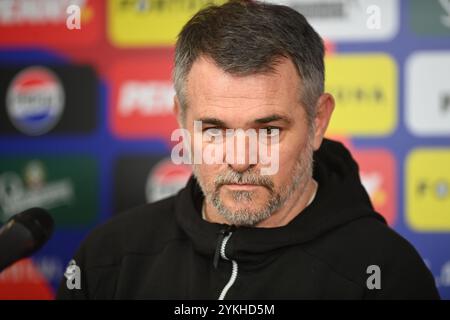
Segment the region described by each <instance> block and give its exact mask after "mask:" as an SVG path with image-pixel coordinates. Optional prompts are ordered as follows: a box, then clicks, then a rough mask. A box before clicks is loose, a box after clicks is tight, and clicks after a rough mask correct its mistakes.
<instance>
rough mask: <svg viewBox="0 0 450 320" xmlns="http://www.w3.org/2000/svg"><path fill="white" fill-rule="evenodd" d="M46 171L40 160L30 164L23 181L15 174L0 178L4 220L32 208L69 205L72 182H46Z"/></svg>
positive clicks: (1, 206)
mask: <svg viewBox="0 0 450 320" xmlns="http://www.w3.org/2000/svg"><path fill="white" fill-rule="evenodd" d="M47 178H48V177H47V169H46V168H45V166H44V164H43V163H42V162H41V161H39V160H32V161H30V162H28V163H27V164H26V166H25V168H24V172H23V177H22V176H21V175H20V174H18V173H17V172H14V171H6V172H2V173H1V175H0V208H1V212H2V214H3V219H2V220H7V219H8V218H10V217H11V216H13V215H14V214H16V213H18V212H21V211H24V210H26V209H28V208H31V207H45V208H46V209H53V208H57V207H59V206H64V205H68V204H70V203H71V202H72V201H73V199H74V197H75V195H74V186H73V182H72V180H71V179H70V178H65V179H61V180H53V181H47Z"/></svg>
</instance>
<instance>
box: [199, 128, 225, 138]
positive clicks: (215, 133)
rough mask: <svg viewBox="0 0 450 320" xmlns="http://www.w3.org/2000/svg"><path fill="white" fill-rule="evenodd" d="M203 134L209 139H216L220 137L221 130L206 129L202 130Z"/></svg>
mask: <svg viewBox="0 0 450 320" xmlns="http://www.w3.org/2000/svg"><path fill="white" fill-rule="evenodd" d="M203 133H204V134H206V135H208V136H210V137H218V136H221V135H222V130H221V129H219V128H207V129H204V130H203Z"/></svg>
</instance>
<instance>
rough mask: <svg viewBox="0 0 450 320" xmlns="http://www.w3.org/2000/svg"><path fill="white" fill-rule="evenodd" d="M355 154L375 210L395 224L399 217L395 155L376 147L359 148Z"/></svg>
mask: <svg viewBox="0 0 450 320" xmlns="http://www.w3.org/2000/svg"><path fill="white" fill-rule="evenodd" d="M353 155H354V157H355V159H356V161H357V162H358V165H359V168H360V176H361V181H362V184H363V185H364V187H365V189H366V191H367V193H368V194H369V197H370V199H371V200H372V204H373V206H374V207H375V210H376V211H377V212H378V213H380V214H381V215H383V217H384V218H385V219H386V221H387V222H388V224H389V225H391V226H392V225H394V224H395V221H396V218H397V217H396V215H397V182H396V179H395V177H396V175H397V174H396V170H395V159H394V157H393V155H392V154H391V153H390V152H389V151H387V150H374V149H371V150H357V151H354V152H353Z"/></svg>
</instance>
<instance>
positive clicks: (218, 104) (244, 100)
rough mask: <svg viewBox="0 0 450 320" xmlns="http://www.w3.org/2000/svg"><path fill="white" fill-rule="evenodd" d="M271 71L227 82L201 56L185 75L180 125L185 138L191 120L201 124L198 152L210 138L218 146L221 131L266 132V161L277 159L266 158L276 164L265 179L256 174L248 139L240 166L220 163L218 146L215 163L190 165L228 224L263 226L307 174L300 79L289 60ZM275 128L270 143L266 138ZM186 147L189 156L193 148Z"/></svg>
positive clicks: (191, 128) (295, 193) (309, 157)
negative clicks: (184, 99)
mask: <svg viewBox="0 0 450 320" xmlns="http://www.w3.org/2000/svg"><path fill="white" fill-rule="evenodd" d="M274 71H275V72H271V73H268V74H254V75H248V76H234V75H230V74H228V73H225V72H224V71H223V70H222V69H220V68H219V67H217V66H216V65H215V64H214V63H213V62H212V60H210V59H208V58H204V57H202V58H199V59H197V60H196V62H194V64H193V66H192V68H191V71H190V73H189V75H188V79H187V84H186V97H187V104H188V107H187V109H186V113H185V118H184V121H183V125H184V127H185V128H186V129H187V130H188V131H189V133H190V134H191V137H193V136H194V121H202V127H201V129H202V132H203V137H204V138H203V143H202V147H201V148H203V149H204V148H206V147H207V146H208V145H209V144H211V143H214V142H211V141H212V140H213V139H211V136H213V137H214V136H217V135H223V137H224V139H225V137H226V133H225V131H226V130H227V129H243V130H248V129H254V130H256V132H259V131H258V130H259V129H267V130H269V131H268V132H267V134H268V135H269V141H268V142H267V143H266V146H267V148H268V154H270V153H271V152H272V153H273V152H278V157H271V158H272V159H273V160H274V161H278V162H279V164H278V170H277V171H276V172H275V173H274V174H272V175H262V174H261V168H262V167H263V165H262V164H261V163H260V162H257V163H256V164H255V163H253V164H252V163H250V161H249V159H250V155H249V152H251V150H252V148H251V147H250V145H249V144H250V140H249V139H247V140H245V145H244V148H245V153H246V154H245V155H246V161H245V162H244V163H240V164H239V163H236V162H237V161H236V157H234V158H233V160H230V159H226V155H227V152H229V149H228V150H227V149H226V148H225V147H224V149H223V150H224V154H223V163H221V164H206V163H204V162H203V163H201V164H195V165H194V174H195V176H196V177H197V180H198V182H199V184H200V186H201V188H202V190H203V192H204V194H205V197H206V199H207V201H209V203H211V204H212V205H213V206H214V207H215V208H216V209H217V212H218V213H219V214H220V215H222V216H223V217H224V218H225V219H226V220H227V221H228V222H229V223H231V224H235V225H250V226H251V225H256V224H257V223H259V222H261V221H263V220H265V219H267V218H268V217H270V216H271V215H272V214H274V213H276V212H277V210H278V209H280V208H281V207H282V206H283V205H284V204H285V203H286V202H287V201H289V199H290V198H291V197H298V196H300V195H301V194H302V192H303V188H304V187H305V185H306V183H307V182H308V181H309V179H310V178H311V175H312V169H311V167H312V152H313V146H312V140H311V138H312V135H311V133H312V131H311V128H310V126H309V125H308V121H307V117H306V112H305V110H304V107H303V106H302V105H301V104H300V99H299V98H300V97H299V92H300V86H301V80H300V77H299V76H298V73H297V71H296V69H295V66H294V64H293V63H292V62H291V60H289V59H282V60H280V62H279V63H278V64H277V65H276V67H275V70H274ZM275 128H276V129H278V130H279V133H278V136H277V138H278V141H276V140H277V139H272V140H271V139H270V136H271V135H276V130H273V129H275ZM271 131H275V133H273V132H271ZM232 139H233V141H234V142H235V143H236V142H237V139H235V138H232ZM193 140H194V139H192V141H191V152H194V150H193V149H194V148H196V147H195V146H194V141H193ZM224 144H225V143H224ZM234 150H235V151H236V148H235V149H234ZM254 150H255V149H253V151H254ZM230 158H232V157H230ZM258 159H260V158H259V157H258Z"/></svg>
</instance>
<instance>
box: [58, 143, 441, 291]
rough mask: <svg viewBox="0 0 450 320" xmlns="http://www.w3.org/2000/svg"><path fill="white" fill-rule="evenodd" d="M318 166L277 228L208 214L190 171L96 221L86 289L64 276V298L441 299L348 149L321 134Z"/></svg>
mask: <svg viewBox="0 0 450 320" xmlns="http://www.w3.org/2000/svg"><path fill="white" fill-rule="evenodd" d="M313 174H314V178H315V179H316V181H318V184H319V188H318V191H317V194H316V198H315V199H314V201H313V202H312V203H311V204H310V205H309V206H308V207H306V208H305V209H304V210H303V211H302V212H301V213H300V214H299V215H297V217H296V218H294V219H293V220H292V221H291V222H290V223H289V224H288V225H286V226H283V227H277V228H249V227H239V228H234V227H229V226H226V225H220V224H215V223H209V222H206V221H204V220H203V219H202V217H201V205H202V201H203V194H202V192H201V190H200V188H199V186H198V184H197V182H196V180H195V179H194V178H193V177H192V178H191V179H190V180H189V182H188V184H187V186H186V187H185V188H184V189H182V190H181V191H180V192H179V193H178V194H177V195H176V196H173V197H170V198H167V199H164V200H161V201H158V202H156V203H152V204H146V205H144V206H141V207H139V208H135V209H132V210H130V211H129V212H126V213H123V214H120V215H118V216H116V217H114V218H113V219H111V220H110V221H109V222H107V223H106V224H105V225H103V226H101V227H99V228H97V229H96V230H94V231H93V232H92V233H91V234H90V236H88V238H87V239H86V240H85V241H84V242H83V244H82V245H81V247H80V249H79V251H78V252H77V254H76V255H75V257H74V259H75V261H76V264H77V265H78V266H79V267H80V270H81V289H72V290H69V289H68V288H67V286H66V280H65V279H64V280H63V281H62V283H61V286H60V289H59V292H58V298H60V299H111V298H114V299H218V298H219V297H220V298H225V299H438V298H439V295H438V293H437V290H436V287H435V283H434V280H433V277H432V275H431V273H430V272H429V270H428V269H427V267H426V266H425V264H424V263H423V261H422V259H421V257H420V256H419V255H418V254H417V252H416V250H415V249H414V248H413V247H412V246H411V245H410V244H409V243H408V242H407V241H406V240H405V239H403V238H402V237H401V236H400V235H398V234H397V233H396V232H395V231H393V230H392V229H390V228H389V227H388V226H387V225H386V223H385V220H384V219H383V218H382V217H381V216H380V215H379V214H377V213H376V212H375V211H374V210H373V207H372V205H371V203H370V200H369V197H368V195H367V193H366V191H365V190H364V188H363V186H362V185H361V181H360V178H359V173H358V166H357V164H356V162H355V161H354V160H353V159H352V157H351V155H350V153H349V152H348V150H347V149H345V148H344V147H343V146H342V145H341V144H340V143H337V142H334V141H331V140H324V142H323V144H322V146H321V148H320V149H319V150H318V151H316V152H315V153H314V173H313ZM369 266H372V267H369ZM373 266H375V267H373ZM372 268H373V269H372ZM378 280H380V281H379V282H377V281H378ZM374 286H375V287H374Z"/></svg>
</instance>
